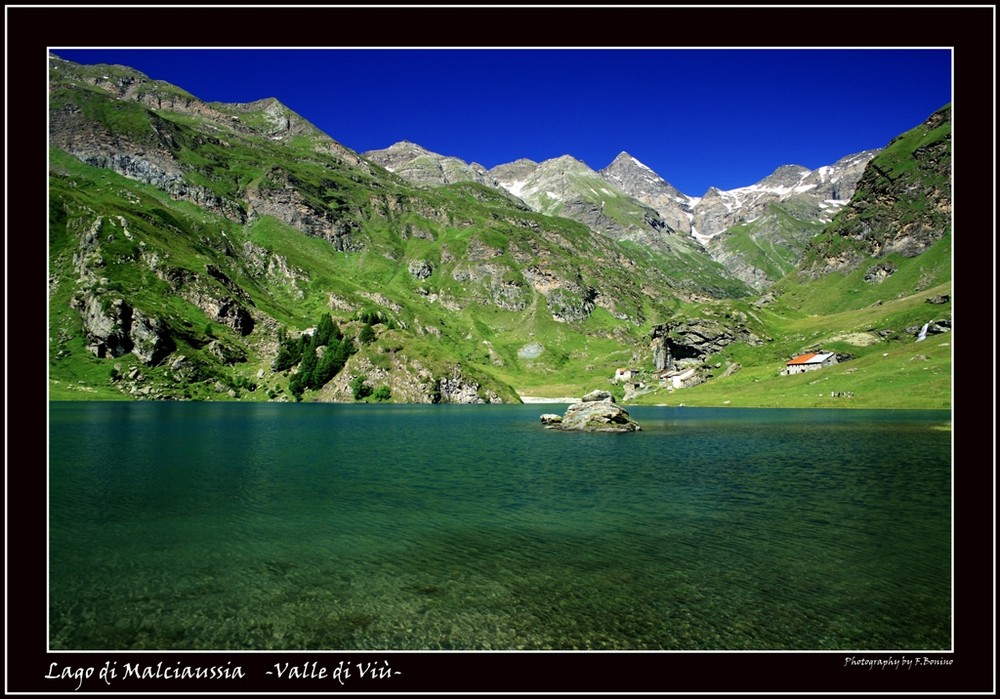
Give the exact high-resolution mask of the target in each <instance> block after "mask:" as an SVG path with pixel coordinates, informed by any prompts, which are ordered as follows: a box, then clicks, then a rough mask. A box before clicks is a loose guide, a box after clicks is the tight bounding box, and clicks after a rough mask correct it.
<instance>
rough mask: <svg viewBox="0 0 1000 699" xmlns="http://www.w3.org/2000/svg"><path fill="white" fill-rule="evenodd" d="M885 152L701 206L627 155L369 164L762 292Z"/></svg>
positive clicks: (411, 149) (796, 173) (417, 151)
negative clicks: (581, 228) (505, 200)
mask: <svg viewBox="0 0 1000 699" xmlns="http://www.w3.org/2000/svg"><path fill="white" fill-rule="evenodd" d="M877 152H878V150H868V151H864V152H861V153H855V154H852V155H848V156H845V157H843V158H841V159H840V160H838V161H837V162H835V163H833V164H832V165H827V166H824V167H821V168H818V169H816V170H809V169H808V168H805V167H802V166H800V165H784V166H781V167H779V168H777V169H776V170H775V171H774V172H773V173H772V174H771V175H769V176H767V177H766V178H764V179H763V180H761V181H760V182H757V183H755V184H752V185H748V186H746V187H740V188H737V189H732V190H727V191H723V190H719V189H717V188H711V189H709V190H708V192H706V193H705V195H704V196H702V197H691V196H688V195H686V194H684V193H682V192H680V191H679V190H678V189H677V188H675V187H674V186H673V185H671V184H670V183H669V182H667V181H666V180H664V179H663V178H662V177H661V176H660V175H658V174H657V173H656V172H654V171H653V170H652V169H651V168H649V167H648V166H647V165H644V164H643V163H641V162H640V161H639V160H637V159H636V158H634V157H633V156H631V155H629V154H628V153H626V152H622V153H620V154H619V155H618V156H617V157H616V158H615V159H614V160H613V161H612V162H611V163H610V164H609V165H608V166H607V167H605V168H603V169H601V170H599V171H595V170H593V169H591V168H590V167H589V166H587V165H586V164H585V163H583V162H582V161H580V160H578V159H576V158H573V157H572V156H569V155H565V156H562V157H559V158H554V159H551V160H547V161H544V162H542V163H536V162H534V161H532V160H528V159H521V160H517V161H514V162H512V163H505V164H502V165H498V166H496V167H494V168H491V169H490V170H489V171H484V169H483V167H482V166H481V165H478V164H475V163H474V164H472V165H469V164H467V163H465V162H464V161H462V160H461V159H459V158H456V157H454V156H443V155H439V154H436V153H432V152H430V151H428V150H426V149H424V148H422V147H420V146H417V145H415V144H412V143H408V142H402V143H397V144H394V145H393V146H390V147H389V148H386V149H384V150H380V151H369V152H367V153H365V154H364V155H365V157H367V158H369V159H371V160H373V161H374V162H377V163H379V164H381V165H383V166H385V167H387V168H388V169H389V170H391V171H393V172H395V173H397V174H399V175H400V176H402V177H404V178H405V179H407V180H408V181H411V182H413V183H415V184H427V185H440V184H447V183H448V182H452V181H476V182H480V183H482V184H486V185H489V186H493V187H498V188H500V189H502V190H504V191H507V192H509V193H510V194H512V195H514V196H515V197H518V198H520V199H521V200H522V201H524V202H525V203H526V204H527V205H528V206H529V207H530V208H531V209H532V210H534V211H538V212H541V213H546V214H551V215H558V216H563V217H566V218H570V219H572V220H575V221H579V222H581V223H583V224H585V225H586V226H588V227H589V228H591V229H592V230H595V231H598V232H600V233H603V234H605V235H607V236H609V237H612V238H615V239H617V240H626V241H631V242H635V243H638V244H640V245H642V246H644V247H646V248H649V249H651V250H656V251H658V252H661V253H664V254H666V255H669V256H674V257H675V258H678V259H679V260H683V261H684V263H685V265H687V266H688V267H691V266H693V267H695V268H698V269H699V273H698V274H699V275H701V277H702V279H701V283H707V278H708V277H709V276H710V275H712V274H714V275H722V276H724V277H730V278H735V279H738V280H739V281H741V282H743V283H745V284H746V285H748V286H749V287H751V288H753V289H756V290H758V291H763V290H765V289H767V288H768V287H769V286H770V285H771V284H773V283H774V282H776V281H777V280H778V279H780V278H781V277H782V276H784V275H785V274H787V273H789V272H791V271H793V270H794V269H795V268H796V267H797V266H798V263H799V261H800V259H801V256H802V253H803V251H804V249H805V246H806V243H807V242H808V241H809V239H810V238H812V237H813V236H814V235H816V234H817V233H819V232H820V231H821V230H822V229H823V227H824V226H825V225H826V224H827V223H829V222H830V221H831V220H832V218H833V216H834V215H835V214H836V213H837V212H838V211H839V210H840V209H841V208H842V207H843V206H844V205H845V204H846V203H847V201H848V200H849V199H850V197H851V195H852V193H853V191H854V187H855V185H856V184H857V181H858V179H859V178H860V177H861V173H862V172H863V171H864V168H865V166H866V164H867V163H868V161H869V160H871V158H872V157H874V155H875V154H876V153H877ZM694 241H697V244H696V243H695V242H694ZM706 252H707V253H708V257H707V258H706V256H705V255H704V253H706ZM713 263H718V265H714V264H713ZM723 286H725V284H724V285H723ZM730 288H731V287H730Z"/></svg>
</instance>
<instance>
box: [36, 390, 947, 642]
mask: <svg viewBox="0 0 1000 699" xmlns="http://www.w3.org/2000/svg"><path fill="white" fill-rule="evenodd" d="M563 408H564V406H552V405H549V406H544V405H543V406H539V405H527V406H404V405H385V406H380V405H329V404H238V403H144V402H136V403H53V404H51V407H50V464H49V498H50V530H49V599H50V619H49V636H50V645H51V648H52V649H261V650H263V649H296V650H307V649H309V650H311V649H368V650H376V649H395V650H406V649H504V650H508V649H522V648H523V649H623V650H624V649H667V650H677V649H685V650H693V649H715V650H718V649H727V650H741V649H742V650H745V649H768V650H774V649H801V650H822V649H830V650H834V649H836V650H845V649H850V650H890V649H901V650H909V649H912V650H935V649H948V648H950V647H951V601H952V600H951V432H950V430H949V429H948V427H949V426H950V422H949V420H950V414H949V413H948V412H946V411H945V412H941V411H866V410H865V411H861V410H774V409H770V410H755V409H699V408H657V407H635V408H631V409H630V412H631V414H632V416H633V417H635V418H636V419H637V420H638V421H639V422H640V424H641V425H642V426H643V431H642V432H639V433H634V434H581V433H566V432H558V431H552V430H545V429H543V428H542V427H541V425H540V424H539V422H538V416H539V414H541V413H543V412H562V410H563Z"/></svg>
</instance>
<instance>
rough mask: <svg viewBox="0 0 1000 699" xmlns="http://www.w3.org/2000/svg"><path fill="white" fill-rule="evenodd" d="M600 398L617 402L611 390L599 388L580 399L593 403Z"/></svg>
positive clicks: (583, 401)
mask: <svg viewBox="0 0 1000 699" xmlns="http://www.w3.org/2000/svg"><path fill="white" fill-rule="evenodd" d="M599 400H606V401H610V402H612V403H614V402H615V398H614V396H612V395H611V393H610V392H608V391H602V390H601V389H597V390H596V391H591V392H590V393H588V394H587V395H585V396H584V397H583V398H581V399H580V401H581V402H582V403H593V402H595V401H599Z"/></svg>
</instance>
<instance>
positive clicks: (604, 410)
mask: <svg viewBox="0 0 1000 699" xmlns="http://www.w3.org/2000/svg"><path fill="white" fill-rule="evenodd" d="M541 422H542V424H543V425H545V428H546V429H559V430H573V431H579V432H638V431H639V430H641V429H642V427H640V426H639V423H637V422H636V421H635V420H633V419H632V417H631V416H630V415H629V414H628V411H627V410H625V409H624V408H622V407H621V406H619V405H616V404H615V402H614V398H613V397H612V396H611V395H610V394H608V396H607V398H601V399H596V400H595V398H594V396H593V394H588V395H587V397H585V398H584V399H583V400H582V401H581V402H579V403H574V404H573V405H571V406H569V407H568V408H567V409H566V414H565V415H563V416H562V417H559V416H558V415H554V414H551V413H549V414H545V415H542V416H541Z"/></svg>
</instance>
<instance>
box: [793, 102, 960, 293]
mask: <svg viewBox="0 0 1000 699" xmlns="http://www.w3.org/2000/svg"><path fill="white" fill-rule="evenodd" d="M950 231H951V106H950V105H949V106H946V107H944V108H942V109H940V110H938V111H937V112H935V113H934V114H932V115H931V116H930V117H929V118H928V119H927V120H926V121H925V122H924V123H923V124H921V125H919V126H917V127H916V128H914V129H911V130H910V131H907V132H906V133H904V134H901V135H900V136H898V137H896V138H895V139H893V140H892V141H891V142H890V143H889V144H888V145H887V146H886V148H885V149H884V150H883V151H882V152H880V153H879V154H878V155H877V156H876V157H875V158H873V159H872V160H871V162H870V163H869V164H868V167H866V168H865V170H864V173H863V174H862V176H861V177H860V179H859V180H858V182H857V187H856V190H855V192H854V196H853V198H852V199H851V201H850V203H849V204H848V206H847V207H846V208H845V209H844V210H843V211H841V212H840V214H839V215H838V216H837V218H836V220H835V221H834V222H833V223H832V224H831V225H830V226H829V227H828V228H827V229H826V230H825V231H824V232H823V234H822V235H821V236H817V237H816V238H815V239H813V240H811V241H810V243H809V246H808V249H807V251H806V253H805V257H806V260H805V261H806V269H807V270H808V271H809V272H810V273H811V274H813V275H822V274H828V273H830V272H831V271H835V270H838V271H845V270H852V269H856V268H857V267H858V266H859V265H861V264H862V263H863V262H864V261H865V260H866V259H867V258H872V257H874V258H879V259H882V258H886V257H888V256H891V255H898V256H902V257H915V256H917V255H920V254H921V253H923V252H925V251H926V250H928V249H929V248H931V247H932V246H933V245H934V244H935V243H936V242H937V241H939V240H941V239H942V238H944V237H945V236H947V235H948V234H949V233H950Z"/></svg>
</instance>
